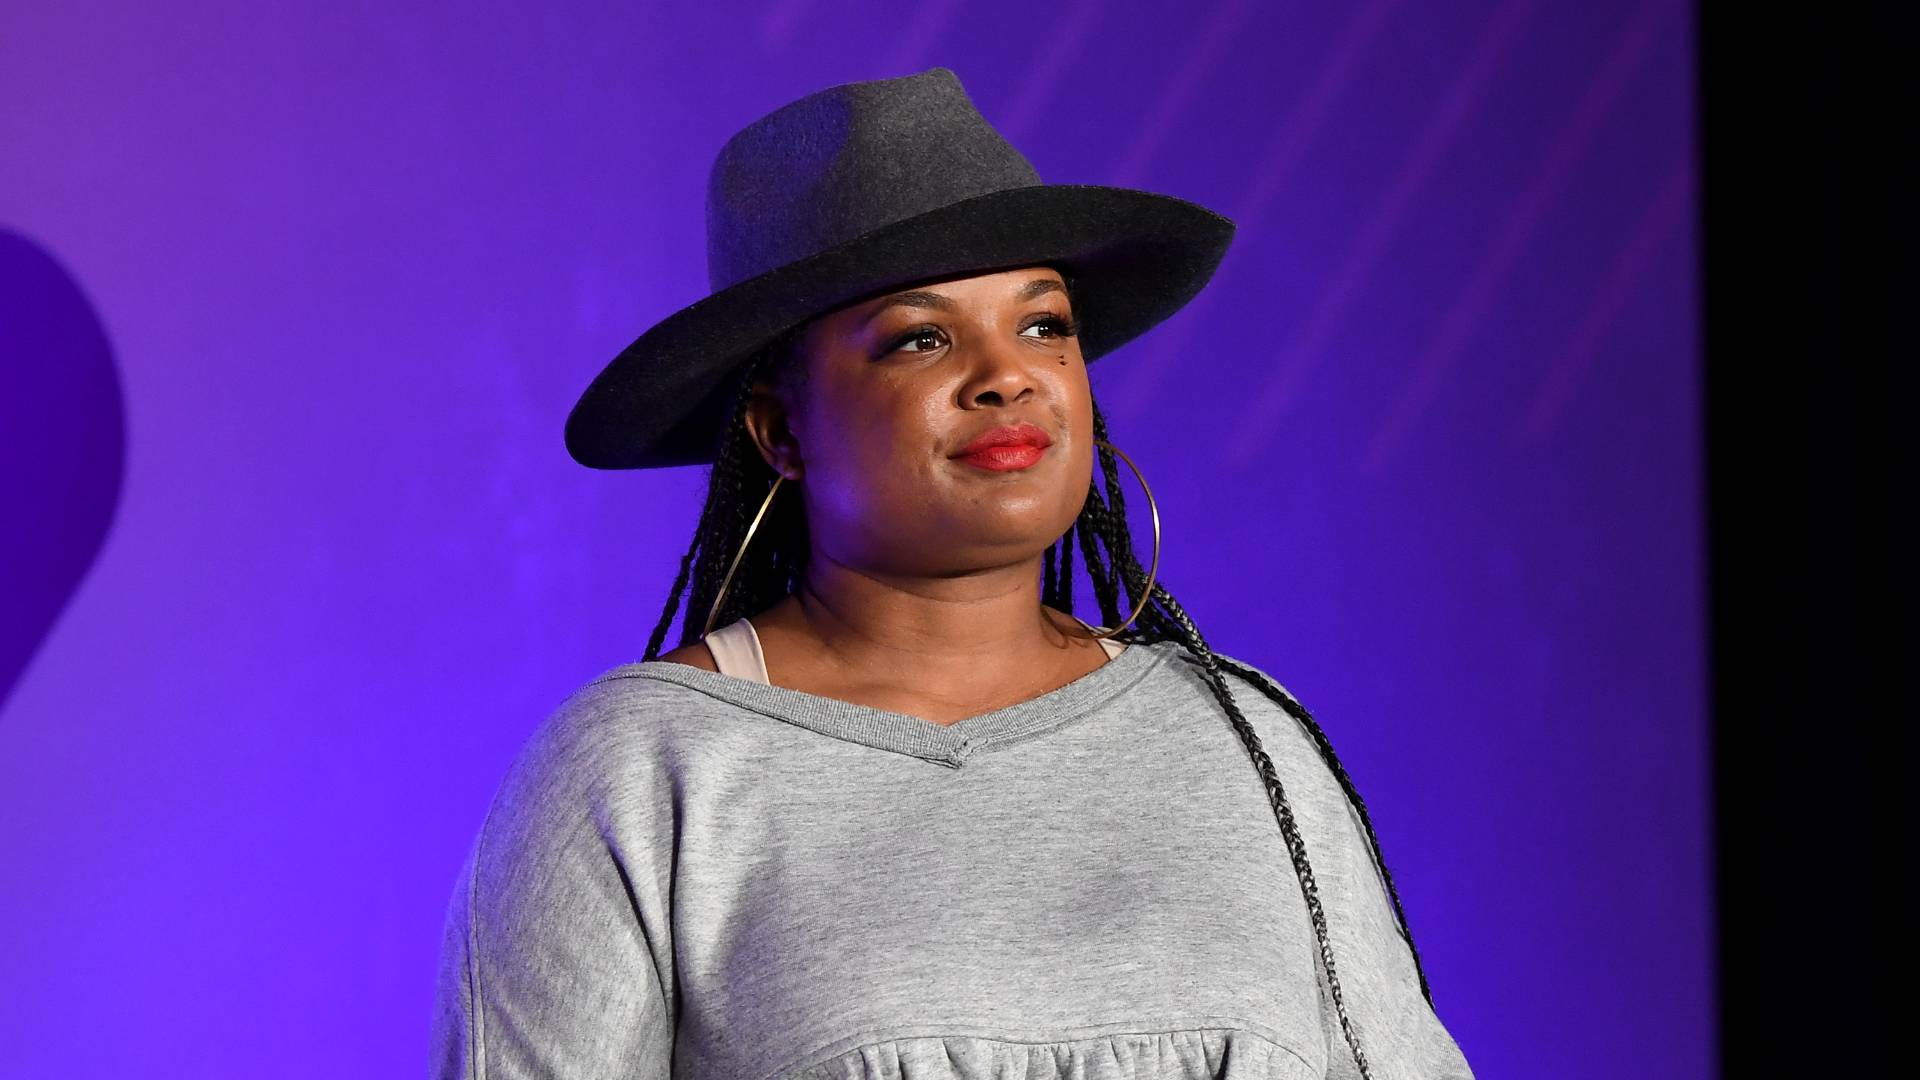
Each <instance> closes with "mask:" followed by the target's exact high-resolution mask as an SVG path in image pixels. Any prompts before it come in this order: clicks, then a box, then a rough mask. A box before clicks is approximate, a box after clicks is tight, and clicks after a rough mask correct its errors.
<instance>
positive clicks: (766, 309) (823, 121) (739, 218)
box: [566, 68, 1234, 469]
mask: <svg viewBox="0 0 1920 1080" xmlns="http://www.w3.org/2000/svg"><path fill="white" fill-rule="evenodd" d="M706 210H707V268H708V276H709V281H710V285H711V288H712V291H711V293H710V295H708V296H706V297H705V298H703V299H701V300H699V301H696V302H695V303H693V304H690V305H688V306H687V307H685V308H682V309H681V310H679V311H677V312H675V313H673V314H672V315H670V316H668V317H667V318H665V319H663V320H661V321H660V322H659V323H657V324H656V325H654V326H653V328H652V329H650V330H648V331H647V332H646V333H644V334H641V335H640V337H639V338H638V339H636V340H635V341H634V342H633V344H631V345H628V346H627V347H626V348H625V349H622V350H621V351H620V354H619V355H618V356H616V357H614V358H613V361H612V362H611V363H609V364H608V365H607V366H606V368H605V369H603V370H602V371H601V372H600V374H599V375H597V376H595V377H594V379H593V382H592V383H591V384H590V385H589V386H588V387H587V389H586V391H585V393H583V394H582V395H581V397H580V400H579V401H578V402H577V403H575V405H574V407H573V411H572V412H571V413H570V414H569V415H568V417H567V426H566V441H567V452H568V453H569V454H571V455H572V456H573V459H574V460H575V461H578V462H579V463H580V464H582V465H586V466H590V467H592V468H596V469H653V468H666V467H669V466H675V465H699V464H705V463H709V462H711V461H713V459H714V457H715V456H716V454H717V453H718V451H719V447H720V445H721V440H722V438H723V437H724V435H725V432H724V431H723V430H722V428H723V426H724V425H725V423H726V422H727V421H728V419H729V418H730V415H729V413H728V407H729V406H730V405H731V404H732V402H733V396H734V394H735V393H736V392H737V391H738V376H739V374H740V371H741V369H742V367H743V365H745V364H746V363H747V362H748V361H749V360H751V359H752V358H753V356H754V354H755V353H756V352H757V351H758V350H760V349H761V348H763V347H764V346H766V345H767V344H768V343H770V342H771V341H773V340H774V339H775V338H777V337H779V336H780V335H781V334H783V333H785V332H786V331H788V330H790V329H792V328H794V327H796V326H798V325H800V324H802V323H804V322H806V321H808V320H809V319H811V318H813V317H814V316H816V315H820V314H823V313H825V312H827V311H831V310H833V309H835V308H838V307H841V306H843V305H846V304H850V303H854V302H856V301H859V300H861V299H864V298H867V297H870V296H875V295H879V294H882V293H886V292H891V291H894V290H897V289H900V288H904V287H906V286H908V285H910V284H912V283H915V282H920V281H929V280H933V279H936V278H940V277H950V276H954V275H957V274H964V273H969V272H983V273H984V272H989V271H992V270H996V269H1010V268H1013V267H1018V266H1033V265H1043V264H1044V265H1049V266H1054V267H1056V268H1058V269H1060V270H1061V271H1062V272H1064V273H1066V274H1068V275H1070V276H1071V277H1072V279H1073V307H1074V317H1075V321H1077V322H1078V323H1079V324H1080V326H1081V331H1080V350H1081V355H1082V356H1083V357H1084V358H1085V360H1086V361H1088V362H1092V361H1093V360H1094V359H1096V358H1097V357H1099V356H1101V355H1103V354H1105V353H1109V352H1112V351H1113V350H1114V349H1116V348H1118V347H1120V346H1121V345H1124V344H1126V343H1127V342H1129V341H1132V340H1133V339H1134V338H1136V337H1139V336H1140V335H1141V334H1143V333H1145V332H1146V331H1147V330H1149V329H1151V328H1152V327H1153V326H1154V325H1156V324H1158V323H1159V322H1161V321H1162V320H1164V319H1166V318H1167V317H1168V316H1170V315H1172V314H1173V313H1174V312H1176V311H1178V310H1180V309H1181V308H1182V307H1183V306H1185V305H1186V303H1187V302H1188V301H1189V300H1191V299H1193V297H1194V296H1195V295H1196V294H1198V293H1199V291H1200V290H1201V288H1202V287H1204V286H1205V285H1206V283H1207V282H1208V280H1210V279H1211V278H1212V276H1213V272H1214V270H1215V269H1216V268H1217V267H1218V266H1219V264H1220V260H1221V258H1222V257H1224V256H1225V254H1226V251H1227V245H1228V244H1229V243H1230V242H1231V241H1232V239H1233V230H1234V226H1233V222H1232V221H1230V220H1228V219H1227V218H1225V217H1222V216H1221V215H1219V214H1217V213H1214V212H1213V211H1211V210H1209V209H1207V208H1206V207H1203V206H1199V205H1197V204H1194V203H1191V202H1187V201H1186V200H1184V199H1177V198H1174V197H1172V196H1170V195H1160V194H1156V193H1154V192H1150V191H1137V190H1134V189H1131V188H1120V187H1103V186H1098V185H1090V184H1043V183H1041V182H1040V178H1039V174H1038V173H1036V172H1035V171H1034V168H1033V166H1032V165H1031V164H1029V163H1028V161H1027V159H1026V158H1025V157H1024V156H1022V155H1021V154H1020V152H1019V151H1018V150H1016V149H1014V148H1013V146H1011V145H1010V144H1009V143H1008V142H1007V141H1006V140H1005V139H1004V138H1002V137H1001V135H1000V133H999V132H997V131H995V130H994V129H993V127H992V126H991V125H989V124H988V123H987V122H986V120H985V119H984V118H983V117H982V116H981V115H980V113H979V111H978V110H976V109H975V108H974V106H973V103H972V101H971V100H969V99H968V97H967V94H966V91H965V90H964V89H963V88H962V87H961V85H960V81H959V79H958V78H957V77H955V75H954V73H953V72H951V71H949V70H947V69H946V68H934V69H932V70H929V71H924V72H921V73H919V74H917V75H908V76H904V77H902V78H898V79H878V80H873V81H869V82H854V83H845V84H843V85H839V86H833V87H829V88H827V89H825V90H822V91H819V92H818V93H814V94H811V95H809V96H807V97H804V98H801V99H800V100H798V101H795V102H792V103H790V104H788V105H785V106H782V107H781V108H779V109H777V110H775V111H773V112H772V113H769V114H768V115H766V116H764V117H762V118H761V119H759V120H757V121H755V122H754V123H752V124H750V125H749V126H747V127H746V128H744V129H742V130H741V131H740V132H739V133H738V134H736V135H734V136H733V138H731V139H729V140H728V141H727V143H726V145H725V146H724V147H722V148H721V151H720V154H719V156H718V158H717V159H716V160H715V162H714V165H713V170H712V173H711V175H710V177H709V180H708V185H707V208H706Z"/></svg>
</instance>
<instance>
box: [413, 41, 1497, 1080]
mask: <svg viewBox="0 0 1920 1080" xmlns="http://www.w3.org/2000/svg"><path fill="white" fill-rule="evenodd" d="M707 212H708V233H709V269H710V274H711V277H712V284H713V292H712V295H710V296H708V297H707V298H706V299H704V300H702V301H700V302H698V303H696V304H694V305H692V306H690V307H688V308H686V309H684V310H682V311H681V312H678V313H676V314H675V315H674V316H672V317H670V318H668V319H667V320H665V321H663V322H662V323H660V324H659V325H657V326H655V327H654V328H653V329H651V330H649V331H647V333H646V334H643V335H642V336H641V337H640V338H639V339H638V340H637V341H635V342H634V343H633V345H631V346H629V347H628V348H627V349H626V350H624V351H623V352H622V353H621V355H620V356H619V357H617V358H616V359H615V360H614V361H613V362H612V363H611V364H609V365H608V366H607V368H606V369H605V370H604V371H602V372H601V374H600V375H599V377H598V378H596V379H595V380H594V382H593V384H592V385H591V386H590V387H589V388H588V390H587V392H586V393H585V394H584V395H583V396H582V398H581V400H580V402H579V404H577V405H576V406H575V408H574V411H573V413H572V415H571V416H570V417H569V419H568V424H567V443H568V447H569V450H570V452H572V454H573V455H574V457H575V458H576V459H577V460H579V461H580V462H581V463H583V464H586V465H589V466H593V467H598V468H653V467H663V466H670V465H684V464H700V463H708V462H710V463H712V472H711V479H710V487H709V492H708V496H707V501H706V507H705V509H704V511H703V512H702V514H701V520H700V523H699V526H698V528H697V530H696V532H695V537H694V541H693V544H692V546H691V547H689V549H688V551H687V553H686V555H685V557H684V558H683V559H682V560H681V565H680V571H679V576H678V577H677V579H676V580H675V582H674V587H673V590H672V596H671V598H670V600H669V601H668V603H667V606H666V610H665V612H664V613H663V614H662V616H661V618H660V621H659V624H658V625H657V626H656V627H655V629H654V632H653V635H652V639H651V640H650V641H649V642H648V645H647V650H646V654H645V655H646V659H644V660H642V661H640V662H637V663H631V664H624V665H621V666H619V667H616V668H614V669H612V670H610V671H608V672H607V673H605V674H603V675H602V676H600V677H599V678H596V679H594V680H592V681H591V682H590V683H588V684H587V685H586V686H585V687H583V688H581V689H580V690H579V691H577V692H575V693H574V694H573V695H572V696H570V697H569V698H568V699H567V700H566V701H565V702H564V703H563V704H562V705H561V706H560V708H559V709H558V710H557V711H556V712H555V713H554V714H553V715H552V716H551V717H549V718H548V719H547V721H546V722H545V723H543V724H542V725H541V726H540V728H539V729H538V730H537V731H536V732H535V734H534V736H533V737H532V739H531V740H530V741H529V742H528V744H527V745H526V747H525V748H524V749H523V751H522V753H521V755H520V756H519V758H518V759H517V760H516V761H515V763H514V766H513V768H512V769H511V770H510V772H509V774H508V776H507V778H506V780H505V781H504V782H503V784H502V785H501V789H500V791H499V793H498V795H497V796H496V798H495V801H494V804H493V807H492V809H491V811H490V812H489V814H488V817H487V819H486V821H485V822H484V824H483V826H482V828H481V831H480V835H479V836H478V838H477V839H476V842H475V844H474V848H473V850H472V852H471V853H470V856H469V858H468V861H467V864H466V867H465V868H464V871H463V876H462V879H461V888H460V890H459V891H458V894H457V895H456V898H455V901H454V903H453V904H452V906H451V908H450V910H449V913H448V923H447V936H446V940H445V943H444V949H443V954H442V967H441V982H440V998H439V1009H438V1011H437V1013H436V1022H435V1032H434V1039H435V1064H436V1067H437V1069H438V1072H439V1075H441V1076H443V1077H470V1078H479V1077H522V1076H551V1077H568V1078H587V1077H614V1076H620V1077H658V1078H666V1077H669V1076H673V1077H727V1078H734V1077H739V1078H752V1080H760V1078H769V1080H771V1078H788V1077H809V1078H823V1080H824V1078H835V1080H853V1078H862V1080H877V1078H881V1077H889V1078H901V1080H907V1078H912V1080H927V1078H938V1080H947V1078H959V1077H969V1078H972V1077H991V1078H1001V1077H1022V1078H1026V1077H1074V1078H1121V1077H1156V1078H1198V1077H1231V1078H1239V1080H1245V1078H1256V1077H1257V1078H1276V1077H1290V1078H1291V1077H1309V1076H1312V1077H1320V1076H1340V1077H1345V1076H1358V1077H1464V1076H1469V1075H1470V1073H1469V1072H1468V1068H1467V1064H1466V1062H1465V1060H1464V1058H1463V1057H1462V1055H1461V1053H1460V1051H1459V1049H1458V1047H1457V1046H1456V1045H1455V1044H1454V1042H1453V1040H1452V1039H1451V1037H1450V1036H1449V1035H1448V1033H1447V1031H1446V1029H1445V1028H1444V1026H1443V1025H1442V1024H1441V1022H1440V1020H1439V1019H1438V1017H1437V1016H1436V1015H1435V1014H1434V1011H1433V1009H1432V1006H1431V999H1430V997H1429V995H1428V993H1427V984H1426V979H1425V976H1424V974H1423V973H1422V971H1421V969H1420V964H1419V958H1418V954H1417V953H1416V951H1415V950H1414V947H1413V940H1412V937H1411V935H1410V934H1408V932H1407V931H1406V928H1405V920H1404V915H1403V913H1402V912H1401V909H1400V903H1399V899H1398V897H1397V895H1396V894H1395V892H1394V889H1393V885H1392V881H1391V878H1390V877H1388V875H1387V874H1386V868H1385V865H1384V864H1383V863H1382V862H1381V861H1380V860H1379V858H1378V849H1377V845H1376V843H1375V840H1374V836H1373V830H1372V826H1371V825H1370V824H1369V823H1368V821H1367V817H1366V811H1365V808H1364V805H1363V804H1362V802H1361V801H1360V798H1359V796H1358V794H1357V793H1356V792H1355V791H1354V790H1353V785H1352V782H1351V781H1350V780H1349V778H1348V777H1347V775H1346V772H1345V771H1344V770H1343V769H1342V768H1341V767H1340V764H1339V761H1338V759H1337V758H1335V756H1334V754H1333V749H1332V747H1331V746H1330V745H1329V744H1328V742H1327V739H1326V737H1325V735H1324V734H1323V733H1322V732H1321V730H1320V728H1319V727H1318V725H1317V724H1315V722H1314V721H1313V719H1312V718H1311V717H1310V716H1309V714H1308V713H1307V711H1306V710H1305V709H1304V708H1302V707H1301V706H1300V705H1299V703H1298V702H1296V701H1295V700H1294V699H1293V698H1292V697H1291V696H1290V695H1288V694H1287V692H1286V691H1285V690H1284V689H1283V688H1281V687H1280V686H1279V685H1278V684H1276V683H1275V682H1273V680H1271V679H1270V678H1268V677H1267V676H1266V675H1265V673H1263V672H1261V671H1259V670H1257V669H1255V668H1252V667H1250V666H1248V665H1245V664H1241V663H1239V662H1236V661H1234V660H1233V659H1231V658H1229V657H1227V656H1225V655H1221V654H1218V653H1215V652H1213V651H1212V650H1210V649H1209V648H1208V646H1207V644H1206V642H1205V640H1204V639H1203V638H1202V637H1201V635H1200V632H1199V630H1198V629H1197V628H1196V627H1195V626H1194V624H1193V622H1192V621H1191V620H1190V619H1189V618H1188V617H1187V615H1186V614H1185V612H1184V611H1183V610H1182V609H1181V607H1180V605H1179V604H1178V603H1177V602H1176V601H1175V600H1174V598H1173V596H1172V594H1171V593H1169V592H1168V591H1167V590H1166V588H1165V587H1164V586H1163V585H1161V584H1159V583H1158V582H1157V580H1156V574H1157V569H1158V532H1159V529H1158V526H1159V518H1158V512H1157V510H1155V512H1154V515H1153V520H1154V534H1155V553H1154V556H1153V559H1152V560H1151V563H1150V565H1149V567H1147V568H1145V569H1143V568H1142V567H1141V565H1140V563H1139V561H1138V560H1137V559H1136V557H1135V555H1134V552H1133V550H1132V545H1131V541H1130V539H1129V531H1128V527H1127V518H1126V509H1125V505H1124V501H1123V499H1122V495H1121V477H1120V473H1119V467H1118V461H1117V460H1116V455H1117V454H1118V451H1117V449H1116V448H1114V447H1113V446H1112V445H1111V444H1110V443H1108V442H1106V427H1105V424H1104V421H1103V420H1102V418H1101V415H1100V413H1099V411H1098V409H1097V408H1096V407H1095V404H1094V401H1093V398H1092V394H1091V391H1090V388H1089V384H1088V380H1087V371H1086V365H1087V363H1088V362H1090V361H1091V360H1093V359H1095V358H1096V357H1098V356H1100V355H1102V354H1104V353H1106V352H1109V351H1111V350H1112V349H1113V348H1115V347H1117V346H1118V345H1120V344H1122V343H1124V342H1126V341H1128V340H1131V339H1132V338H1133V337H1136V336H1138V335H1139V334H1141V333H1143V332H1144V331H1145V330H1147V329H1148V328H1150V327H1151V326H1153V325H1154V324H1155V323H1157V322H1159V321H1161V320H1163V319H1165V318H1166V317H1167V316H1168V315H1170V314H1172V313H1173V312H1174V311H1176V310H1178V309H1179V308H1180V307H1181V306H1182V305H1184V304H1185V303H1186V302H1187V301H1188V300H1190V299H1191V298H1192V297H1193V295H1194V294H1195V293H1197V292H1198V290H1199V289H1200V288H1201V287H1202V286H1203V285H1204V284H1205V283H1206V281H1207V280H1208V279H1209V277H1210V276H1211V275H1212V273H1213V271H1214V268H1215V267H1216V266H1217V265H1218V263H1219V260H1220V258H1221V257H1222V255H1223V254H1224V253H1225V250H1226V246H1227V244H1228V241H1229V239H1230V238H1231V235H1232V224H1231V223H1230V222H1228V221H1227V220H1226V219H1224V218H1221V217H1220V216H1218V215H1216V214H1213V213H1211V212H1210V211H1207V210H1205V209H1203V208H1201V207H1198V206H1195V205H1193V204H1191V203H1187V202H1183V201H1181V200H1178V199H1172V198H1168V197H1166V196H1161V195H1156V194H1152V193H1148V192H1139V191H1129V190H1125V189H1116V188H1103V187H1088V186H1069V185H1044V184H1041V183H1040V182H1039V180H1038V177H1037V176H1036V175H1035V174H1034V173H1033V170H1032V167H1031V166H1030V165H1029V164H1028V163H1027V162H1026V160H1025V159H1024V158H1023V157H1021V156H1020V154H1019V153H1018V151H1016V150H1014V149H1013V148H1012V147H1011V146H1009V145H1007V144H1006V142H1005V141H1004V139H1002V138H1001V137H1000V136H999V134H998V133H997V132H995V131H994V130H993V129H992V128H991V127H990V126H989V125H988V124H987V123H986V122H985V121H984V120H983V119H982V118H981V117H980V115H979V114H978V112H977V111H975V109H974V108H973V105H972V103H971V102H970V101H969V100H968V98H967V96H966V94H965V91H964V90H963V89H962V88H961V86H960V84H959V82H958V80H957V79H955V77H954V75H953V73H952V72H950V71H947V70H946V69H938V68H937V69H934V70H931V71H927V72H923V73H920V74H917V75H912V76H908V77H905V78H900V79H890V80H877V81H872V82H862V83H850V84H846V85H842V86H837V87H832V88H829V89H827V90H823V91H821V92H819V93H817V94H813V95H811V96H809V97H807V98H803V99H801V100H800V101H798V102H794V103H792V104H790V105H788V106H786V107H784V108H782V109H779V110H776V111H775V112H773V113H771V114H769V115H768V116H766V117H764V118H762V119H761V120H759V121H757V122H756V123H754V124H753V125H750V126H749V127H748V128H746V129H745V130H743V131H742V132H740V133H739V134H737V135H736V136H734V138H733V139H732V140H730V141H729V142H728V143H727V145H726V147H725V148H724V149H723V150H722V151H721V154H720V157H719V159H718V161H717V162H716V164H715V166H714V169H713V173H712V179H711V183H710V186H709V192H708V207H707ZM1119 458H1120V459H1121V460H1125V456H1124V455H1119ZM1096 459H1097V461H1098V464H1099V469H1100V477H1099V479H1100V483H1099V484H1097V485H1096V484H1095V483H1094V482H1093V469H1094V464H1095V461H1096ZM1128 464H1129V465H1131V462H1130V461H1129V462H1128ZM1148 497H1149V498H1151V495H1150V494H1149V495H1148ZM1076 545H1077V546H1078V548H1079V551H1080V555H1081V559H1082V562H1083V563H1084V569H1085V572H1086V574H1087V576H1088V578H1089V580H1090V581H1091V582H1092V584H1093V588H1094V592H1095V593H1096V600H1097V603H1098V606H1099V608H1100V611H1101V615H1102V618H1103V621H1104V624H1105V625H1102V626H1092V625H1089V624H1087V623H1085V622H1083V621H1081V620H1080V619H1078V618H1077V617H1075V616H1074V615H1073V614H1072V611H1073V598H1072V595H1071V585H1072V582H1073V577H1074V566H1073V562H1074V557H1075V547H1076ZM683 593H685V594H688V609H687V616H686V618H685V619H684V621H683V625H682V629H681V634H680V642H679V645H678V647H677V648H674V649H673V650H672V651H670V652H667V653H665V654H662V653H661V652H660V650H661V648H662V646H663V644H664V643H665V638H666V634H667V631H668V628H669V627H670V625H671V624H672V621H673V619H674V617H675V614H676V612H677V611H678V610H679V606H680V600H681V597H682V594H683ZM1109 626H1111V627H1112V628H1111V629H1109V628H1108V627H1109ZM1276 824H1277V825H1278V829H1277V830H1276V828H1275V825H1276Z"/></svg>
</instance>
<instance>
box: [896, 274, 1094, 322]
mask: <svg viewBox="0 0 1920 1080" xmlns="http://www.w3.org/2000/svg"><path fill="white" fill-rule="evenodd" d="M1066 291H1067V288H1066V286H1064V285H1062V284H1060V283H1059V282H1058V281H1055V280H1054V279H1052V278H1035V279H1033V280H1032V281H1029V282H1027V283H1026V284H1025V285H1022V286H1020V291H1019V292H1016V293H1014V294H1013V299H1014V302H1015V303H1024V302H1025V301H1028V300H1031V299H1033V298H1034V297H1036V296H1042V295H1044V294H1046V293H1050V292H1057V293H1064V292H1066ZM955 306H956V305H955V304H954V302H953V301H952V300H951V299H949V298H948V297H946V296H945V295H943V294H941V293H937V292H929V291H928V290H926V289H908V290H907V291H905V292H897V293H894V294H893V295H892V296H889V297H887V299H886V300H885V302H883V303H882V304H881V305H880V306H879V307H877V308H874V309H873V310H872V311H869V312H867V317H866V318H864V319H862V320H860V325H862V326H865V325H867V324H868V323H870V322H872V321H873V320H875V319H877V318H879V317H880V313H881V312H883V311H886V310H888V309H889V308H896V307H917V308H933V309H935V310H938V311H952V310H953V309H954V307H955Z"/></svg>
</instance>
